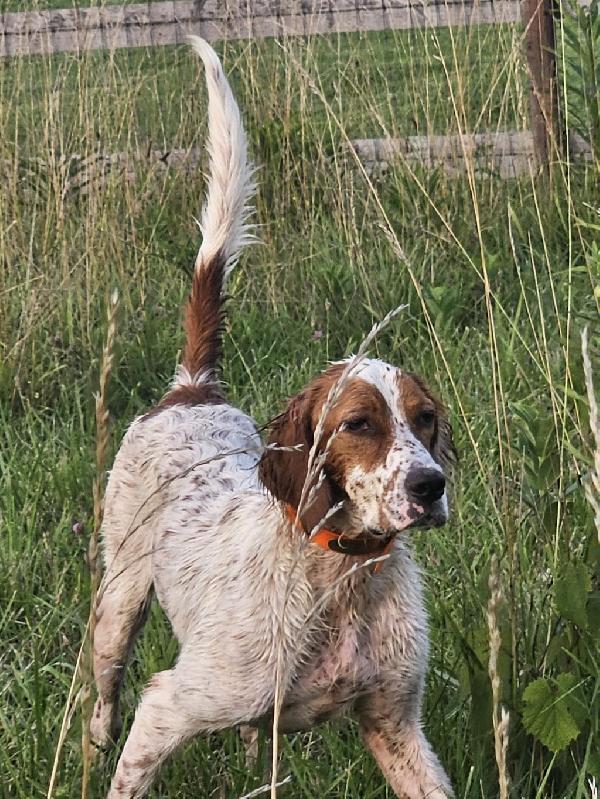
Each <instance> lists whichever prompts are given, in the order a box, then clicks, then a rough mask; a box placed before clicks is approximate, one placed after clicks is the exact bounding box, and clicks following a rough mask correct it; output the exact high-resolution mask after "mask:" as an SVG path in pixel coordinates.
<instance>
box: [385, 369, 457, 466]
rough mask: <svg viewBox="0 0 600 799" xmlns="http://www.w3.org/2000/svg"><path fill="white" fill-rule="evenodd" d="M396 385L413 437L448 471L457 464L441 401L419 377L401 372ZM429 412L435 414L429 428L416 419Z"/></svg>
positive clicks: (444, 409) (450, 431)
mask: <svg viewBox="0 0 600 799" xmlns="http://www.w3.org/2000/svg"><path fill="white" fill-rule="evenodd" d="M398 382H399V387H400V394H401V396H402V401H403V404H404V413H405V414H406V418H407V420H408V423H409V425H410V429H411V431H412V433H413V435H414V436H415V438H418V439H419V441H420V442H421V443H422V444H423V446H425V447H427V449H428V450H429V451H430V452H431V454H432V455H433V457H434V459H435V460H436V461H437V462H438V463H439V464H440V466H442V467H443V468H444V470H450V469H451V468H452V467H453V466H454V464H455V463H456V449H455V447H454V442H453V440H452V428H451V426H450V423H449V421H448V415H447V412H446V408H445V406H444V404H443V402H442V401H441V400H440V399H439V397H437V396H436V395H435V394H434V393H433V392H432V391H431V389H430V388H429V387H428V386H427V384H426V383H425V381H424V380H423V379H422V378H421V377H419V376H418V375H415V374H411V373H409V372H404V373H402V374H400V375H399V377H398ZM428 410H432V411H433V412H434V414H435V418H434V421H433V424H432V425H423V424H422V423H420V422H419V416H420V414H422V413H423V412H424V411H428Z"/></svg>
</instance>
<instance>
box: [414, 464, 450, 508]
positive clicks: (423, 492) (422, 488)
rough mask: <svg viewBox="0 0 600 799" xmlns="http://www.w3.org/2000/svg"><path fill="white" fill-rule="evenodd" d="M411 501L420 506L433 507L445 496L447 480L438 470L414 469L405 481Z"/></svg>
mask: <svg viewBox="0 0 600 799" xmlns="http://www.w3.org/2000/svg"><path fill="white" fill-rule="evenodd" d="M405 486H406V491H407V493H408V496H409V499H411V500H412V501H413V502H416V503H417V504H419V505H431V504H432V503H434V502H435V501H436V500H437V499H440V498H441V497H443V495H444V491H445V489H446V480H445V478H444V475H443V474H442V473H441V472H440V471H439V470H438V469H423V468H419V467H413V468H412V469H409V470H408V474H407V475H406V481H405Z"/></svg>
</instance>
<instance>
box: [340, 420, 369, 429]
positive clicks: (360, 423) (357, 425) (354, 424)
mask: <svg viewBox="0 0 600 799" xmlns="http://www.w3.org/2000/svg"><path fill="white" fill-rule="evenodd" d="M370 429H371V425H370V424H369V420H368V419H364V418H362V417H361V418H358V419H350V420H349V421H347V422H344V424H343V425H342V430H344V431H346V432H348V433H364V432H366V431H367V430H370Z"/></svg>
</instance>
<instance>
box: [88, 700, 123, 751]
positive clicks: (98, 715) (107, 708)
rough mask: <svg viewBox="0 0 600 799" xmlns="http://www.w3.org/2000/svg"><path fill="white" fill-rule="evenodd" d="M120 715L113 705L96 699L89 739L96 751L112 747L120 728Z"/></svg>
mask: <svg viewBox="0 0 600 799" xmlns="http://www.w3.org/2000/svg"><path fill="white" fill-rule="evenodd" d="M122 726H123V725H122V722H121V715H120V713H119V710H118V708H116V707H115V705H112V704H108V703H106V702H104V701H103V700H102V698H101V697H98V699H97V700H96V704H95V705H94V712H93V714H92V720H91V722H90V737H91V739H92V742H93V743H94V745H95V746H96V747H97V748H98V749H108V748H109V747H111V746H114V745H115V743H116V741H117V739H118V737H119V735H120V733H121V728H122Z"/></svg>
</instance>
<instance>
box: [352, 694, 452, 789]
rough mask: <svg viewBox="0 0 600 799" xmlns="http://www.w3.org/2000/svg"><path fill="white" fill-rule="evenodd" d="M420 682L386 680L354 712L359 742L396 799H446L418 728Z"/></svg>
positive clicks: (443, 781)
mask: <svg viewBox="0 0 600 799" xmlns="http://www.w3.org/2000/svg"><path fill="white" fill-rule="evenodd" d="M421 695H422V680H421V678H416V679H414V680H410V681H409V684H407V683H406V682H405V681H404V680H403V681H400V680H399V679H398V680H397V681H396V680H394V679H391V680H390V681H386V682H384V683H383V685H381V686H379V687H378V688H377V689H376V690H375V691H373V692H372V693H370V694H369V695H368V696H367V697H365V698H364V699H363V700H362V702H361V705H360V708H359V720H360V727H361V732H362V735H363V739H364V741H365V743H366V745H367V746H368V748H369V749H370V750H371V752H372V754H373V756H374V757H375V760H376V761H377V763H378V764H379V767H380V768H381V770H382V772H383V774H384V775H385V777H386V779H387V781H388V782H389V784H390V785H391V787H392V789H393V791H394V793H395V794H396V796H398V797H400V799H451V797H453V796H454V793H453V791H452V787H451V785H450V781H449V779H448V777H447V776H446V773H445V771H444V769H443V768H442V766H441V764H440V762H439V760H438V758H437V756H436V755H435V753H434V751H433V750H432V748H431V746H430V744H429V742H428V741H427V739H426V738H425V736H424V734H423V731H422V730H421V725H420V719H419V716H420V705H421Z"/></svg>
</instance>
